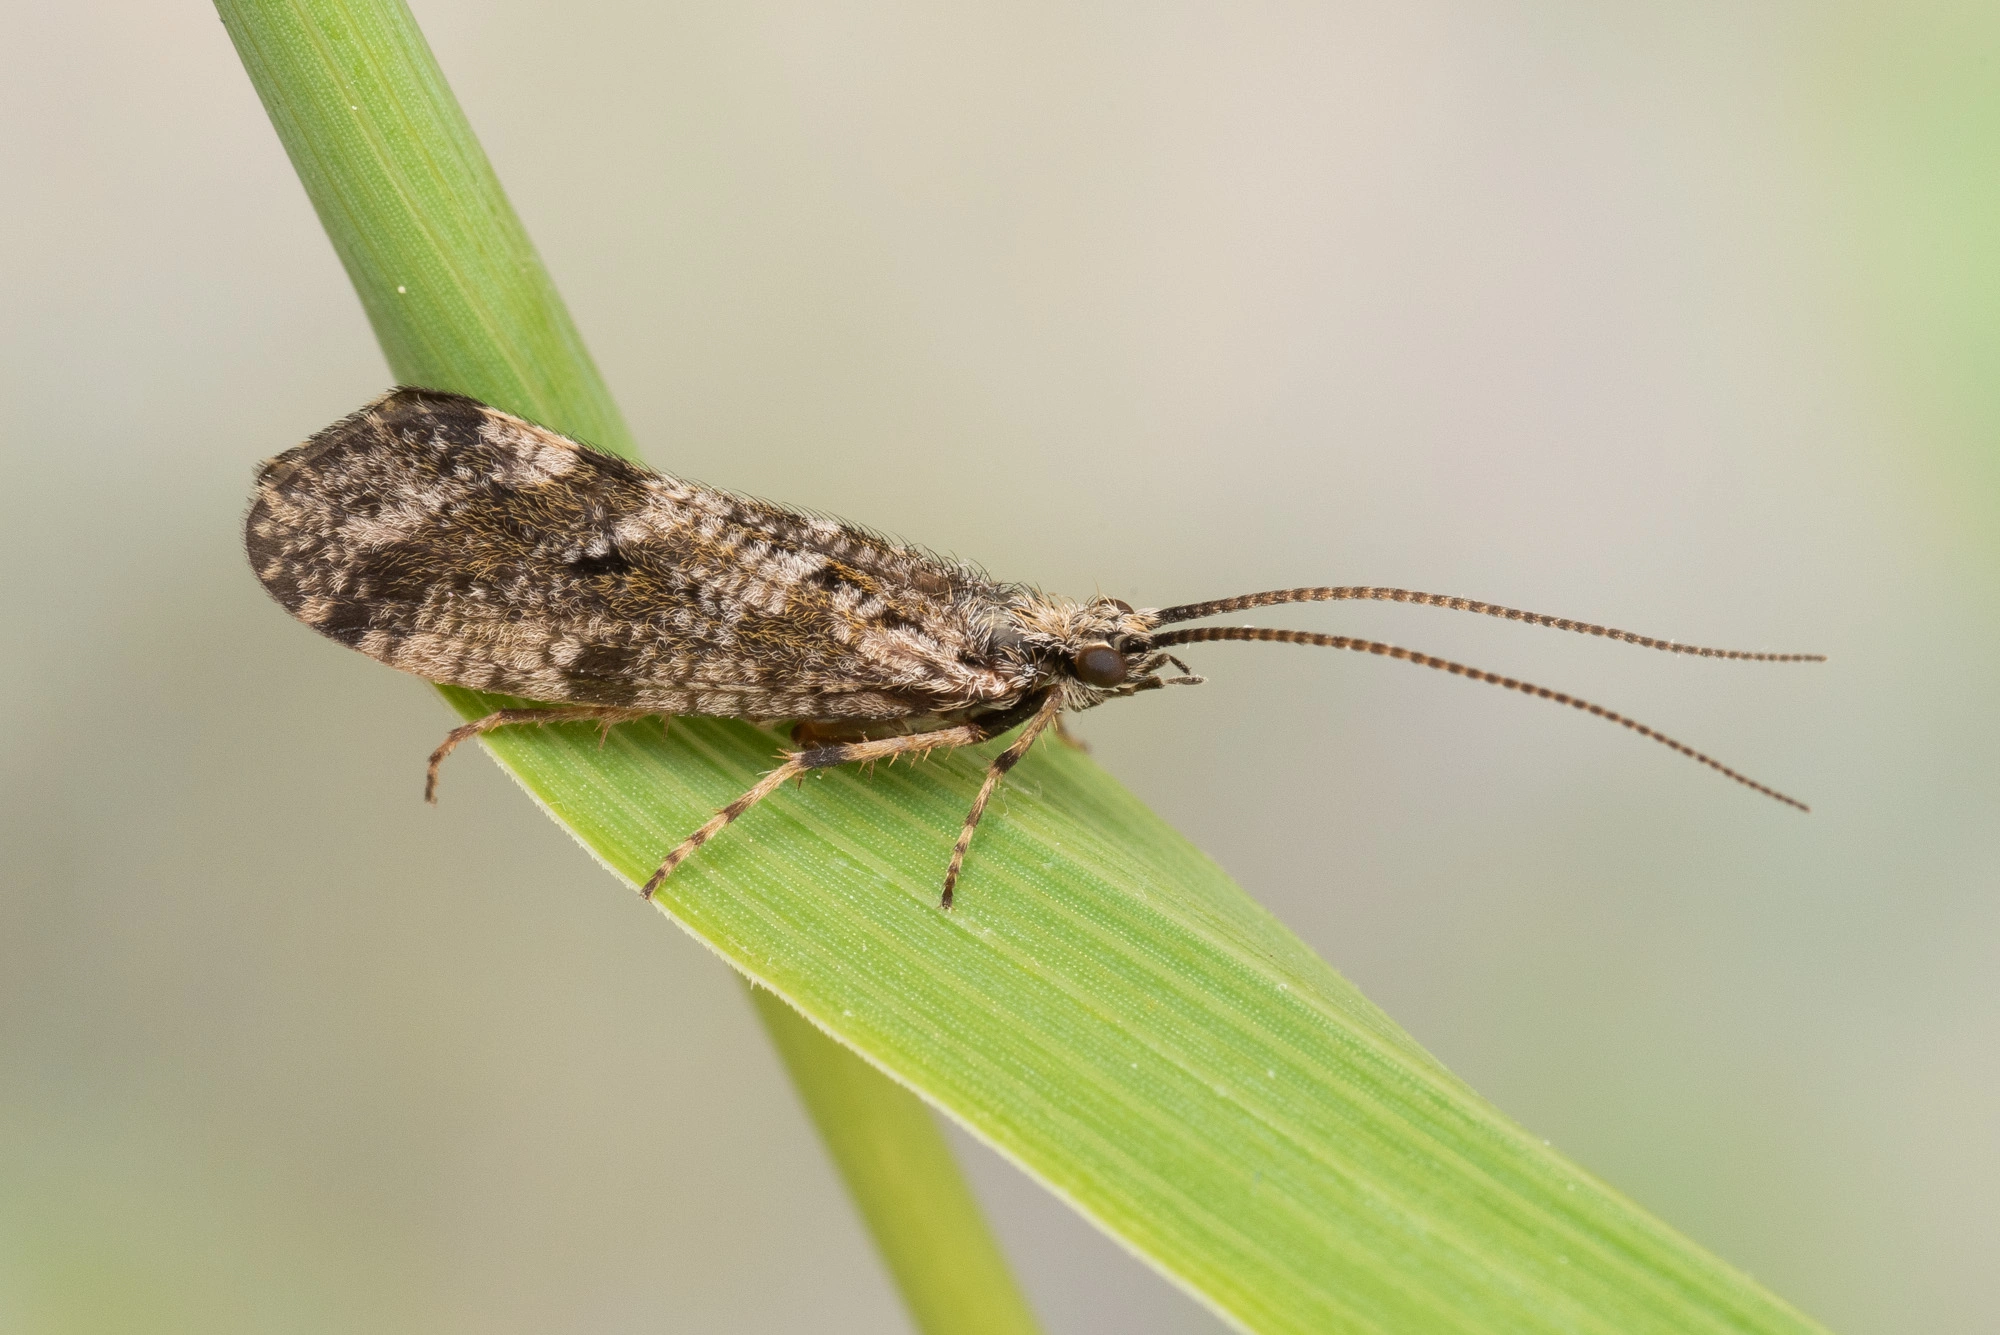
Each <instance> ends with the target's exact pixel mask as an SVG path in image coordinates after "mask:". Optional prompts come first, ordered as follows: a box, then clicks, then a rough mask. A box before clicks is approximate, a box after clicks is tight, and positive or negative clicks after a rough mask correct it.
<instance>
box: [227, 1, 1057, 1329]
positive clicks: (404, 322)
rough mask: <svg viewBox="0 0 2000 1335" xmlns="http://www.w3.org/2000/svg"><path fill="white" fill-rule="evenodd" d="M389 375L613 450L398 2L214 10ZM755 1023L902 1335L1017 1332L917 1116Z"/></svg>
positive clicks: (860, 1072)
mask: <svg viewBox="0 0 2000 1335" xmlns="http://www.w3.org/2000/svg"><path fill="white" fill-rule="evenodd" d="M216 8H217V9H218V10H219V11H220V12H221V15H222V21H223V24H224V26H225V27H226V28H227V29H228V30H229V35H230V38H231V39H232V40H233V41H234V42H235V43H236V50H237V53H238V54H239V55H240V56H241V57H242V60H243V65H244V68H245V69H246V70H248V71H249V74H250V79H251V82H252V83H253V84H255V85H256V89H257V95H258V96H259V97H260V98H262V99H263V103H264V108H265V110H266V111H267V112H268V113H269V114H270V117H271V123H272V125H273V126H275V127H276V129H277V131H278V137H279V139H280V140H282V141H283V142H284V145H285V151H286V152H287V153H289V154H290V155H291V160H292V165H293V166H294V167H295V168H296V169H297V171H298V174H299V179H300V181H301V182H303V183H304V185H305V188H306V193H307V195H308V196H310V197H311V199H312V203H313V207H314V208H315V209H316V210H318V213H319V218H320V222H321V223H322V224H323V225H324V226H325V228H326V233H327V236H328V237H329V238H330V239H331V240H332V242H333V246H334V249H335V251H337V252H338V253H339V255H340V259H341V262H342V263H343V264H344V265H346V267H347V274H348V277H349V278H350V279H352V280H353V283H354V288H355V291H356V292H357V293H359V294H360V297H361V304H362V306H363V307H364V308H365V309H366V310H367V312H368V319H369V322H370V323H371V324H372V325H373V326H374V328H375V335H376V337H377V338H378V339H379V340H380V341H381V344H382V350H383V352H384V354H386V356H387V357H388V360H389V367H390V370H391V372H392V373H393V374H394V375H395V377H396V379H397V380H398V381H399V382H401V383H403V384H413V385H425V386H429V387H432V388H436V389H448V390H457V391H459V392H461V393H465V394H470V395H472V396H473V397H475V398H478V399H482V400H484V401H486V402H488V403H492V404H496V405H498V406H500V407H502V408H506V409H508V410H510V411H512V412H516V413H519V414H521V415H522V416H525V417H528V418H531V419H533V420H535V421H538V422H543V423H546V424H548V425H550V426H553V427H556V428H557V429H559V430H562V431H565V432H567V433H569V434H570V435H573V436H576V437H578V438H580V439H583V440H588V441H590V442H591V443H593V444H595V445H597V446H599V447H600V448H604V449H609V450H613V451H616V452H618V453H622V454H627V455H630V454H632V453H633V452H634V451H633V446H632V438H631V434H630V432H629V431H628V430H627V429H626V426H625V422H624V419H623V418H622V417H621V416H620V415H619V412H618V409H617V407H616V405H614V404H613V402H612V400H611V395H610V392H609V391H608V390H607V389H606V388H605V385H604V382H603V379H602V378H601V377H600V376H599V375H598V372H597V368H596V366H595V365H594V364H593V363H592V362H591V359H590V355H589V353H588V352H587V351H585V349H584V346H583V340H582V339H581V338H580V337H579V336H578V334H577V331H576V327H575V326H574V325H573V324H572V323H571V321H570V317H569V312H568V311H567V309H566V308H565V307H564V305H563V302H562V299H561V297H560V296H558V295H557V293H556V290H555V287H554V285H553V284H552V283H551V282H550V281H549V276H548V274H547V272H546V271H545V270H544V269H543V267H542V263H541V260H540V258H539V257H538V256H537V255H536V253H535V249H534V246H533V244H532V243H531V242H530V241H529V240H528V236H527V233H526V231H525V230H523V228H522V226H521V222H520V219H519V218H517V217H516V216H515V214H514V210H513V208H512V207H511V206H510V205H509V204H508V202H507V198H506V195H505V194H504V193H503V192H502V191H501V188H500V182H499V179H498V178H497V177H496V176H495V175H494V173H493V168H492V165H491V164H490V163H489V162H488V161H487V159H486V154H485V151H484V150H483V149H481V148H480V146H479V141H478V139H477V138H476V137H475V136H474V135H473V133H472V127H471V126H470V125H469V124H468V123H467V122H466V119H465V115H464V112H463V111H462V110H461V109H460V108H459V105H458V101H457V99H456V98H454V97H453V96H452V92H451V88H450V86H449V85H448V84H447V83H446V82H445V79H444V75H443V72H442V71H440V70H439V68H438V65H437V61H436V59H435V58H434V57H433V56H432V54H431V50H430V47H429V45H428V44H427V43H426V42H425V41H424V37H423V34H422V32H420V31H419V30H418V28H417V24H416V20H415V19H414V18H413V17H412V16H411V14H410V12H409V9H408V7H407V6H405V5H404V4H402V3H401V0H289V2H287V0H217V5H216ZM755 999H756V1008H757V1012H758V1014H759V1016H760V1017H761V1018H762V1019H763V1021H764V1024H765V1026H766V1028H767V1029H768V1030H769V1031H770V1033H771V1036H772V1038H773V1040H774V1041H775V1042H776V1044H777V1047H778V1051H779V1053H780V1054H781V1055H782V1056H783V1058H784V1060H785V1065H786V1067H787V1069H788V1070H790V1072H791V1075H792V1079H793V1081H794V1082H795V1083H796V1085H797V1086H798V1089H799V1092H800V1095H801V1097H802V1098H803V1099H804V1100H805V1103H806V1106H807V1107H808V1108H809V1109H810V1110H811V1111H812V1114H813V1119H814V1121H815V1122H816V1123H817V1125H818V1126H819V1129H820V1132H821V1134H822V1135H824V1136H825V1137H826V1140H827V1144H828V1146H829V1148H830V1149H831V1151H832V1154H833V1157H834V1160H835V1162H836V1163H837V1164H838V1165H839V1166H840V1170H841V1173H842V1175H843V1176H844V1177H845V1178H846V1180H847V1183H848V1186H849V1187H850V1188H851V1189H852V1191H853V1193H854V1197H855V1200H856V1201H857V1202H858V1203H859V1205H860V1208H861V1212H862V1215H863V1217H864V1218H865V1219H866V1220H867V1222H868V1226H869V1229H870V1230H871V1232H872V1233H873V1234H874V1236H875V1238H876V1241H877V1242H878V1243H879V1244H880V1246H881V1247H882V1250H883V1254H884V1256H885V1257H886V1259H887V1261H888V1265H889V1269H890V1272H891V1274H892V1275H893V1276H894V1277H895V1280H896V1282H897V1284H898V1285H899V1286H900V1287H901V1289H902V1293H903V1297H904V1299H905V1301H906V1302H907V1303H908V1304H909V1307H910V1310H911V1312H912V1314H913V1316H914V1317H915V1319H916V1321H917V1323H918V1325H919V1327H920V1328H921V1329H922V1330H924V1331H927V1332H939V1333H940V1335H942V1333H944V1332H965V1333H966V1335H973V1333H975V1332H976V1333H977V1335H1002V1333H1003V1332H1027V1331H1032V1330H1033V1329H1034V1322H1033V1319H1032V1317H1031V1316H1030V1315H1029V1313H1028V1309H1027V1305H1026V1303H1025V1302H1024V1301H1023V1299H1022V1297H1021V1295H1020V1291H1019V1289H1018V1288H1017V1287H1016V1286H1015V1284H1014V1281H1013V1277H1012V1275H1011V1274H1010V1273H1009V1272H1008V1270H1007V1266H1006V1263H1005V1261H1004V1260H1003V1258H1002V1257H1001V1255H1000V1252H999V1249H998V1247H997V1246H996V1245H995V1243H994V1241H993V1238H992V1236H991V1234H990V1233H989V1232H988V1230H987V1228H986V1225H985V1222H984V1220H983V1219H981V1217H980V1215H979V1212H978V1208H977V1206H976V1205H975V1204H974V1201H973V1197H972V1193H971V1190H970V1188H969V1187H968V1186H967V1185H966V1183H965V1180H964V1178H963V1177H962V1175H961V1174H960V1172H959V1170H958V1166H957V1164H956V1163H955V1162H954V1161H953V1159H952V1156H951V1153H950V1149H949V1147H948V1146H947V1145H946V1143H945V1140H944V1137H943V1135H942V1133H941V1132H940V1131H939V1129H938V1127H937V1126H936V1124H935V1122H934V1121H933V1120H932V1117H931V1114H930V1113H929V1111H928V1110H926V1109H925V1108H924V1107H923V1105H922V1104H921V1103H919V1102H918V1101H917V1099H916V1097H915V1096H914V1095H912V1094H910V1093H909V1092H908V1091H906V1090H904V1089H903V1088H902V1087H901V1086H899V1085H897V1084H895V1083H894V1082H892V1081H891V1080H889V1079H888V1078H887V1077H886V1076H884V1075H882V1074H880V1073H879V1072H877V1071H876V1070H875V1069H874V1068H873V1067H871V1066H869V1065H868V1064H867V1063H865V1062H863V1061H862V1060H860V1059H859V1058H858V1057H856V1056H854V1055H853V1054H851V1053H849V1052H847V1051H846V1050H845V1049H843V1048H841V1047H840V1046H839V1045H838V1044H836V1043H835V1042H834V1041H833V1040H832V1039H830V1038H828V1037H826V1036H825V1035H824V1034H822V1033H821V1032H820V1031H819V1030H818V1029H816V1028H814V1027H813V1026H812V1025H811V1024H809V1023H807V1022H806V1021H805V1020H804V1019H803V1018H801V1017H800V1016H799V1015H798V1014H797V1013H796V1012H794V1011H793V1010H792V1009H791V1008H790V1007H789V1006H787V1005H785V1004H784V1003H783V1002H782V1001H779V1000H778V999H777V998H775V997H773V996H772V995H771V994H769V993H767V992H758V993H756V994H755Z"/></svg>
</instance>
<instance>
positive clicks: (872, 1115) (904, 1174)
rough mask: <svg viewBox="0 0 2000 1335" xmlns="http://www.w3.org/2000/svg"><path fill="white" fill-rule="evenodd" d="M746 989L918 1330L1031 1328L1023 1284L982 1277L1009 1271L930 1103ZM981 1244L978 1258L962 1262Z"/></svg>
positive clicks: (767, 996) (1008, 1331) (1007, 1334)
mask: <svg viewBox="0 0 2000 1335" xmlns="http://www.w3.org/2000/svg"><path fill="white" fill-rule="evenodd" d="M750 996H751V1000H752V1001H753V1002H754V1003H755V1004H756V1007H757V1014H758V1017H759V1018H760V1019H762V1020H763V1022H764V1028H765V1029H766V1030H767V1031H768V1032H769V1033H770V1035H771V1041H772V1042H773V1043H775V1044H776V1045H777V1048H778V1051H779V1053H780V1054H782V1055H783V1057H784V1059H785V1064H786V1065H787V1066H788V1067H790V1068H791V1070H792V1072H793V1073H794V1077H795V1078H797V1079H798V1084H799V1093H800V1095H801V1096H802V1097H803V1098H804V1099H805V1103H806V1109H807V1111H809V1112H810V1113H811V1114H812V1117H813V1121H814V1122H815V1123H817V1124H818V1126H819V1129H820V1133H821V1134H822V1135H824V1136H825V1137H826V1142H827V1145H828V1147H829V1148H830V1149H831V1150H832V1152H833V1159H834V1163H835V1164H836V1165H838V1166H839V1168H840V1173H841V1176H842V1177H844V1178H845V1179H846V1180H847V1185H848V1189H849V1190H850V1191H852V1192H853V1193H854V1200H855V1203H856V1204H857V1205H858V1206H860V1208H861V1217H862V1218H863V1219H864V1220H866V1221H867V1223H868V1231H869V1232H870V1233H872V1234H874V1236H875V1245H876V1247H877V1249H878V1250H880V1251H881V1253H882V1256H883V1259H884V1260H886V1261H887V1262H888V1263H889V1270H890V1272H891V1273H892V1274H894V1275H895V1277H896V1286H897V1288H899V1289H900V1290H901V1291H902V1294H903V1301H904V1302H906V1303H908V1304H909V1308H910V1315H911V1317H912V1318H913V1319H914V1320H915V1321H916V1324H917V1329H919V1330H922V1331H959V1332H964V1333H965V1335H1028V1333H1029V1332H1032V1331H1034V1330H1035V1329H1036V1325H1035V1318H1034V1316H1033V1314H1032V1313H1030V1312H1029V1311H1028V1305H1027V1303H1026V1302H1025V1301H1023V1300H1022V1298H1021V1296H1020V1294H1019V1292H1018V1291H1016V1290H1014V1289H1013V1288H1012V1287H1011V1286H995V1285H993V1284H992V1283H991V1282H990V1281H989V1276H991V1275H994V1274H1005V1273H1006V1268H1007V1267H1006V1262H1005V1261H1004V1260H1002V1259H1001V1256H1000V1249H999V1246H998V1245H997V1244H996V1243H995V1242H994V1241H993V1237H992V1234H991V1233H989V1232H988V1231H987V1228H986V1220H985V1218H984V1217H983V1216H981V1214H980V1213H979V1205H978V1202H976V1201H975V1200H974V1199H973V1197H972V1193H971V1191H970V1190H968V1189H966V1187H965V1179H964V1178H963V1177H961V1176H960V1175H959V1172H958V1164H957V1161H956V1160H954V1159H953V1158H952V1156H951V1147H950V1146H949V1145H947V1144H946V1143H945V1138H944V1133H943V1132H942V1131H941V1130H939V1128H938V1124H937V1122H936V1120H935V1119H933V1118H932V1116H931V1114H930V1110H929V1109H928V1108H926V1107H924V1105H923V1102H922V1101H921V1100H920V1099H918V1098H917V1096H916V1095H914V1094H912V1093H910V1091H908V1090H907V1089H904V1088H903V1087H902V1086H901V1085H898V1084H897V1083H896V1082H895V1081H893V1080H889V1079H885V1078H884V1077H883V1075H882V1073H881V1072H880V1071H877V1070H876V1069H875V1068H874V1067H872V1066H870V1065H869V1064H868V1063H867V1062H865V1061H863V1060H861V1058H859V1057H857V1056H855V1055H854V1053H852V1052H850V1051H849V1050H848V1049H846V1048H844V1047H842V1046H841V1045H840V1044H838V1043H835V1042H831V1041H830V1040H828V1038H827V1037H826V1035H825V1034H822V1033H821V1032H820V1031H819V1030H818V1029H815V1028H814V1027H813V1026H812V1025H811V1024H810V1023H809V1022H808V1021H807V1020H806V1019H805V1017H804V1016H802V1015H800V1014H799V1013H798V1012H797V1011H795V1010H793V1009H792V1008H791V1007H790V1006H789V1005H787V1004H786V1003H785V1002H784V1001H782V1000H780V999H779V998H777V997H776V996H774V995H772V994H771V993H769V992H766V991H764V990H763V989H762V988H752V989H751V992H750ZM982 1250H983V1251H985V1252H986V1253H987V1260H986V1263H985V1264H983V1265H979V1264H973V1265H967V1264H965V1263H964V1262H965V1259H966V1258H967V1257H968V1256H974V1254H975V1253H977V1252H979V1251H982ZM941 1253H942V1254H943V1255H944V1256H945V1258H946V1263H944V1264H940V1263H939V1257H940V1254H941ZM975 1259H976V1257H975Z"/></svg>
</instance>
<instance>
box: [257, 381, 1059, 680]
mask: <svg viewBox="0 0 2000 1335" xmlns="http://www.w3.org/2000/svg"><path fill="white" fill-rule="evenodd" d="M245 528H246V545H247V547H248V550H249V556H250V562H251V565H252V567H253V568H254V569H255V570H256V572H257V576H258V578H259V579H261V580H262V581H263V583H264V587H265V588H266V589H268V590H269V591H270V593H271V595H272V597H274V598H276V599H277V600H278V601H279V602H280V603H282V604H283V605H284V606H285V608H286V610H287V611H289V612H291V613H292V614H293V615H294V616H296V617H298V618H299V619H300V620H301V621H304V622H305V623H306V624H308V625H310V626H312V627H313V628H314V629H315V630H317V631H319V632H320V633H321V634H323V635H326V636H329V637H331V638H332V639H336V640H338V641H340V642H341V643H342V644H346V645H350V646H352V647H353V648H356V649H359V650H361V651H362V652H363V653H365V654H368V655H369V656H370V657H373V658H377V659H380V660H381V661H382V662H384V663H387V664H389V665H390V666H391V667H396V668H400V669H402V670H404V671H406V672H413V673H415V674H417V675H418V676H422V677H427V678H429V679H430V680H432V681H438V682H447V683H451V684H454V685H459V686H467V687H471V688H474V689H477V690H487V691H500V692H505V693H507V694H510V695H520V696H526V697H528V698H530V699H537V700H547V701H567V702H574V703H579V704H602V705H614V706H626V707H635V708H642V709H655V710H660V711H662V712H667V713H694V714H715V715H725V716H737V717H747V718H817V719H840V718H850V719H892V718H906V717H912V716H920V715H935V714H950V713H954V712H957V711H962V710H967V709H984V708H988V707H992V706H995V705H1006V704H1010V703H1012V702H1013V701H1015V700H1017V699H1018V698H1020V696H1021V695H1022V693H1023V692H1024V691H1025V690H1026V689H1027V687H1028V685H1029V682H1028V680H1027V679H1026V675H1025V672H1024V669H1022V668H1021V667H1020V666H1019V665H1010V664H1009V663H1007V662H1005V661H1003V660H1002V659H1001V658H1000V657H999V656H998V655H996V653H995V652H994V646H993V638H992V626H991V620H992V616H993V612H994V609H996V608H997V607H998V606H999V603H998V602H997V601H996V600H997V599H1000V598H1003V597H1004V596H1005V590H1003V589H1001V588H999V587H997V586H994V585H992V584H990V583H989V582H987V581H985V580H983V579H982V578H981V577H979V576H978V575H977V574H975V573H974V572H971V571H968V570H966V569H964V568H962V567H959V566H956V565H953V564H951V563H949V562H946V561H943V560H941V559H940V558H937V557H935V556H932V555H930V554H928V553H925V552H922V551H919V550H916V549H913V548H908V547H902V546H898V545H896V544H893V543H890V542H886V541H884V540H882V539H880V538H878V537H875V536H874V535H872V534H869V533H866V532H863V531H860V530H857V529H854V528H851V527H848V526H846V525H843V524H840V523H837V522H835V521H833V520H830V519H823V518H819V517H816V516H812V515H806V514H801V513H799V512H797V511H792V510H787V509H785V508H783V507H781V506H776V505H770V504H767V503H764V502H761V501H754V500H749V499H746V498H744V497H740V496H735V495H732V494H729V493H726V492H720V491H716V490H713V489H711V488H707V487H702V486H699V485H696V484H693V483H688V482H683V481H680V480H679V479H676V478H672V477H667V476H664V475H662V474H658V473H654V472H651V471H649V470H647V469H645V468H642V467H640V466H639V465H637V464H634V463H631V462H629V461H627V460H624V459H620V458H617V457H615V456H612V455H607V454H602V453H599V452H597V451H595V450H591V449H588V448H585V447H584V446H581V445H579V444H577V443H576V442H575V441H572V440H569V439H567V438H566V437H563V436H560V435H558V434H556V433H555V432H552V431H549V430H547V429H545V428H542V427H538V426H535V425H534V424H532V423H529V422H525V421H523V420H521V419H520V418H517V417H513V416H511V415H509V414H506V413H503V412H500V411H499V410H497V409H494V408H490V407H487V406H486V405H484V404H481V403H478V402H477V401H475V400H472V399H468V398H463V397H461V396H459V395H455V394H443V393H438V392H436V391H429V390H417V389H399V390H396V391H394V392H392V393H390V394H388V395H386V396H384V397H383V398H382V399H380V400H378V401H376V402H375V403H372V404H370V405H369V406H368V407H366V408H364V409H362V410H361V411H360V412H357V413H355V414H354V415H352V416H351V417H348V418H346V419H344V420H342V421H340V422H337V423H335V424H334V425H333V426H330V427H328V428H327V429H326V430H324V431H322V432H320V433H319V434H318V435H316V436H314V437H313V438H312V439H311V440H309V441H307V442H306V443H305V444H303V445H301V446H299V447H298V448H297V449H294V450H291V451H289V452H288V453H286V454H283V455H280V456H279V457H278V458H276V459H274V460H272V461H271V462H270V463H269V464H267V465H265V467H264V469H263V471H262V472H261V474H260V475H259V477H258V482H257V492H256V498H255V501H254V504H253V506H252V508H251V511H250V516H249V519H248V521H247V523H246V525H245Z"/></svg>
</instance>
